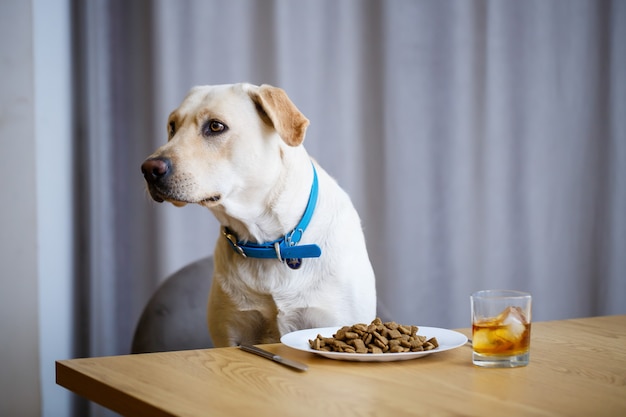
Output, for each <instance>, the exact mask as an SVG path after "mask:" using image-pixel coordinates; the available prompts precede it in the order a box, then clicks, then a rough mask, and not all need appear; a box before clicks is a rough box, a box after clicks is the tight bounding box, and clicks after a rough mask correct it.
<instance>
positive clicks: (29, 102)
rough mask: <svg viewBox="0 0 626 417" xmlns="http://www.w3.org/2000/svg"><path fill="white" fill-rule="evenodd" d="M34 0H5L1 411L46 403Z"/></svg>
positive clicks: (0, 43) (0, 140)
mask: <svg viewBox="0 0 626 417" xmlns="http://www.w3.org/2000/svg"><path fill="white" fill-rule="evenodd" d="M31 7H32V4H31V2H29V1H19V0H8V1H1V2H0V74H1V76H0V149H1V150H2V152H1V153H0V155H1V156H0V167H1V169H0V175H1V177H0V178H1V179H0V184H1V186H0V190H1V192H0V357H1V358H2V370H1V371H0V415H2V416H35V415H39V412H40V411H39V410H40V389H39V350H38V349H39V334H38V316H37V314H38V306H37V305H38V297H37V272H38V268H37V208H36V207H37V198H36V192H35V191H36V175H37V171H36V154H35V127H34V123H33V114H34V113H35V103H34V100H33V97H34V84H33V33H32V25H33V22H32V14H31Z"/></svg>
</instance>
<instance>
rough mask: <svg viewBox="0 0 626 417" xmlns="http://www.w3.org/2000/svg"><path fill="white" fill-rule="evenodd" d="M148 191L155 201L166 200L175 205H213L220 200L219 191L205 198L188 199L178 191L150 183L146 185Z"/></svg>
mask: <svg viewBox="0 0 626 417" xmlns="http://www.w3.org/2000/svg"><path fill="white" fill-rule="evenodd" d="M148 192H149V193H150V196H151V197H152V199H153V200H154V201H156V202H157V203H163V202H166V201H167V202H168V203H172V204H174V205H175V206H177V207H182V206H184V205H186V204H200V205H205V206H213V205H216V204H217V203H219V202H220V201H221V200H222V195H221V194H219V193H217V194H214V195H211V196H209V197H207V198H200V199H188V198H184V197H183V196H181V195H179V194H178V193H172V192H171V191H169V190H162V189H160V188H159V187H158V186H155V185H152V184H151V185H149V186H148Z"/></svg>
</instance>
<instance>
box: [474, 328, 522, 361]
mask: <svg viewBox="0 0 626 417" xmlns="http://www.w3.org/2000/svg"><path fill="white" fill-rule="evenodd" d="M472 347H473V349H474V352H476V353H480V354H482V355H507V356H508V355H520V354H523V353H526V352H528V348H529V347H530V323H517V324H516V325H514V326H511V325H505V324H502V322H501V321H499V320H496V319H494V320H485V321H481V322H478V323H474V324H472Z"/></svg>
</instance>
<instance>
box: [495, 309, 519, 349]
mask: <svg viewBox="0 0 626 417" xmlns="http://www.w3.org/2000/svg"><path fill="white" fill-rule="evenodd" d="M497 321H498V322H499V323H500V324H502V325H504V326H506V333H507V334H506V335H502V336H503V338H506V339H507V340H509V341H511V342H517V341H519V340H521V339H522V336H523V335H524V331H525V330H526V317H524V312H523V311H522V309H521V308H519V307H507V308H505V309H504V311H502V313H500V314H499V315H498V318H497Z"/></svg>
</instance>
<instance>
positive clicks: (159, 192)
mask: <svg viewBox="0 0 626 417" xmlns="http://www.w3.org/2000/svg"><path fill="white" fill-rule="evenodd" d="M308 125H309V120H308V119H307V118H306V117H305V116H304V115H303V114H302V113H301V112H300V111H299V110H298V108H297V107H296V106H295V104H294V103H293V102H292V101H291V100H290V99H289V97H288V96H287V94H286V93H285V91H284V90H282V89H280V88H277V87H273V86H271V85H267V84H264V85H261V86H256V85H252V84H248V83H240V84H228V85H214V86H197V87H194V88H192V89H191V90H190V92H189V93H188V94H187V96H186V97H185V99H184V100H183V102H182V103H181V105H180V106H179V107H178V108H177V109H176V110H174V111H173V112H172V113H171V114H170V116H169V119H168V122H167V132H168V142H167V143H166V144H164V145H163V146H161V147H160V148H158V149H157V150H156V151H155V152H154V153H153V154H152V155H150V156H149V157H148V158H147V159H146V160H145V161H144V162H143V164H142V166H141V170H142V172H143V175H144V178H145V180H146V183H147V188H148V191H149V193H150V195H151V196H152V198H153V199H154V200H155V201H157V202H163V201H167V202H170V203H172V204H174V205H176V206H184V205H186V204H199V205H201V206H204V207H206V208H208V209H209V210H210V211H211V212H212V213H213V215H214V216H215V217H216V218H217V220H218V221H219V223H220V225H221V226H220V227H221V229H220V234H219V236H218V238H217V243H216V246H215V252H214V265H215V266H214V274H213V282H212V286H211V290H210V292H209V300H208V311H207V320H208V328H209V332H210V335H211V338H212V339H213V342H214V343H215V346H217V347H220V346H237V345H240V344H260V343H276V342H278V341H279V340H280V337H281V336H282V335H284V334H286V333H289V332H292V331H295V330H301V329H307V328H317V327H329V326H342V325H350V324H354V323H369V322H371V321H372V320H373V319H374V318H375V316H376V284H375V276H374V271H373V269H372V265H371V263H370V260H369V256H368V252H367V248H366V244H365V238H364V235H363V230H362V226H361V220H360V218H359V215H358V213H357V211H356V210H355V208H354V206H353V204H352V202H351V200H350V197H349V196H348V194H347V193H346V192H345V191H344V190H343V189H342V188H340V186H339V185H338V184H337V182H336V181H335V180H334V179H333V178H331V176H330V175H329V174H328V173H327V172H326V171H324V169H323V168H322V167H321V166H320V165H319V164H318V163H317V162H316V161H315V160H313V159H312V158H311V157H310V156H309V154H308V153H307V151H306V150H305V148H304V146H303V145H302V143H303V141H304V138H305V133H306V129H307V127H308Z"/></svg>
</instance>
